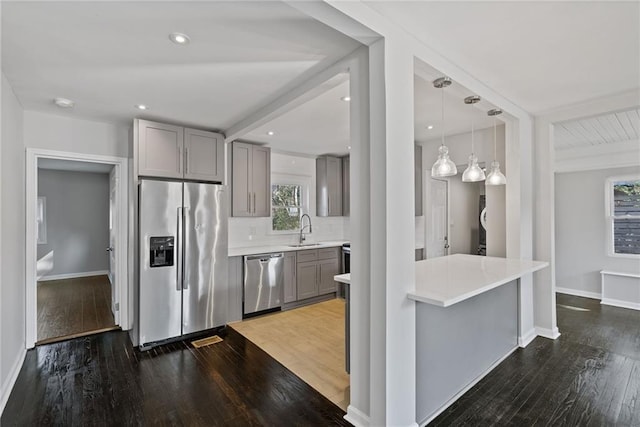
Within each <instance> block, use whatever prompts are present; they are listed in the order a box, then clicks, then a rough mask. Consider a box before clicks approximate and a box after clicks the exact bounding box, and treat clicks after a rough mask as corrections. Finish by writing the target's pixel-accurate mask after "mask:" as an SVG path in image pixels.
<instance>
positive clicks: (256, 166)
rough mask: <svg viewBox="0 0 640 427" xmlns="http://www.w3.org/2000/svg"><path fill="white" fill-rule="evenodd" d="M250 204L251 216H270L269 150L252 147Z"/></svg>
mask: <svg viewBox="0 0 640 427" xmlns="http://www.w3.org/2000/svg"><path fill="white" fill-rule="evenodd" d="M251 172H252V179H251V192H252V194H251V204H252V212H253V216H270V215H271V149H270V148H267V147H260V146H257V145H254V146H253V159H252V171H251Z"/></svg>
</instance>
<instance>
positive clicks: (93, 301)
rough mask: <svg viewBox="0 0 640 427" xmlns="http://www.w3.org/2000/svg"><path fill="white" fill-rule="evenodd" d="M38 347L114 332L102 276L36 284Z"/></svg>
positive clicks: (106, 284) (106, 282)
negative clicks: (99, 332) (67, 339)
mask: <svg viewBox="0 0 640 427" xmlns="http://www.w3.org/2000/svg"><path fill="white" fill-rule="evenodd" d="M37 293H38V344H43V343H46V342H51V341H53V340H55V339H57V338H63V337H64V338H70V337H75V336H80V335H84V334H87V333H91V332H95V331H103V330H108V329H111V328H115V327H116V325H115V322H114V320H113V314H112V313H111V284H110V283H109V278H108V277H107V276H106V275H105V276H92V277H81V278H77V279H67V280H50V281H44V282H38V291H37Z"/></svg>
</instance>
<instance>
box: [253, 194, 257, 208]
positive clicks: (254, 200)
mask: <svg viewBox="0 0 640 427" xmlns="http://www.w3.org/2000/svg"><path fill="white" fill-rule="evenodd" d="M253 213H256V193H253Z"/></svg>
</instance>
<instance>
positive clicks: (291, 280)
mask: <svg viewBox="0 0 640 427" xmlns="http://www.w3.org/2000/svg"><path fill="white" fill-rule="evenodd" d="M297 299H298V289H297V287H296V253H295V252H285V254H284V302H285V303H287V302H293V301H296V300H297Z"/></svg>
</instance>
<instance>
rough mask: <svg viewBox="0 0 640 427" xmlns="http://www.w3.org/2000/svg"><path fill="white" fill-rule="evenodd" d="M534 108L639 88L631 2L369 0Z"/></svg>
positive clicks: (637, 29)
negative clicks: (409, 0) (408, 0)
mask: <svg viewBox="0 0 640 427" xmlns="http://www.w3.org/2000/svg"><path fill="white" fill-rule="evenodd" d="M366 3H367V4H368V5H369V6H370V7H371V8H372V9H375V10H377V11H379V12H380V13H382V14H383V15H385V16H387V17H388V18H390V19H391V20H393V21H395V22H396V23H397V24H399V25H401V26H402V27H404V28H405V29H406V30H407V31H408V32H410V33H412V34H413V35H414V36H415V37H416V38H418V39H419V40H421V41H423V42H424V43H425V44H427V45H428V46H430V47H432V48H433V49H435V50H436V51H438V52H440V53H441V54H442V55H443V56H445V57H447V58H448V59H449V60H451V62H453V63H455V64H457V65H458V66H460V67H461V68H463V69H465V70H467V71H468V72H469V73H470V74H472V75H473V76H474V77H476V78H477V79H478V80H480V81H482V82H483V83H485V84H486V85H487V86H488V87H490V88H492V89H493V90H495V91H496V92H498V93H500V94H501V95H502V96H504V97H505V98H507V99H509V100H511V101H512V102H514V103H515V104H516V105H519V106H520V107H521V108H523V109H525V110H527V111H528V112H530V113H533V114H536V113H540V112H543V111H548V110H551V109H554V108H557V107H560V106H566V105H570V104H574V103H577V102H580V101H584V100H587V99H593V98H598V97H604V96H608V95H611V94H614V93H619V92H623V91H627V90H632V89H635V88H638V87H640V2H638V1H628V2H621V1H511V2H509V1H466V2H462V1H448V2H445V1H413V2H407V1H368V2H366Z"/></svg>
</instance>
